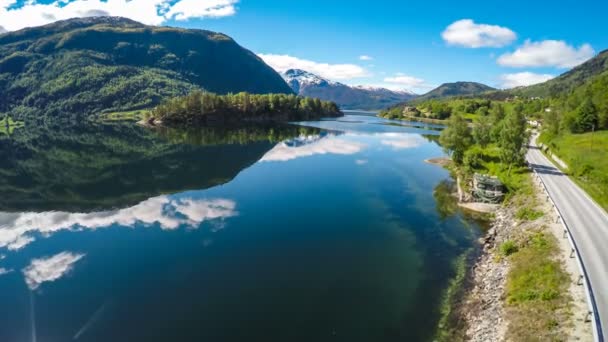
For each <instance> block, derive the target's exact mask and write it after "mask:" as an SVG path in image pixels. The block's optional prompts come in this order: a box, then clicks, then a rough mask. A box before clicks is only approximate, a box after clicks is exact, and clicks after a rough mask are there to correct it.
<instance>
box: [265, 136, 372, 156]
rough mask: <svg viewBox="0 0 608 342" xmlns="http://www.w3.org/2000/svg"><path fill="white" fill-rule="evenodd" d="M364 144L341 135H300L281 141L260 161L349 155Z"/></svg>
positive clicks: (360, 148) (361, 148) (358, 150)
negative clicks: (324, 155)
mask: <svg viewBox="0 0 608 342" xmlns="http://www.w3.org/2000/svg"><path fill="white" fill-rule="evenodd" d="M365 147H366V145H365V144H363V143H360V142H357V141H351V140H347V139H344V138H342V137H341V136H335V135H325V136H302V137H299V138H296V139H293V140H288V141H285V142H282V143H280V144H278V145H277V146H275V147H274V148H273V149H272V150H270V151H269V152H268V153H266V155H264V157H262V159H261V161H262V162H270V161H289V160H293V159H297V158H302V157H310V156H313V155H317V154H341V155H349V154H355V153H358V152H360V151H361V150H363V149H364V148H365Z"/></svg>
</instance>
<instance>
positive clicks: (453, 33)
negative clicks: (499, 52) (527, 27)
mask: <svg viewBox="0 0 608 342" xmlns="http://www.w3.org/2000/svg"><path fill="white" fill-rule="evenodd" d="M441 37H443V40H445V41H446V42H447V43H448V44H450V45H457V46H463V47H468V48H480V47H502V46H506V45H508V44H510V43H512V42H513V41H514V40H515V39H517V34H515V32H513V31H511V30H510V29H509V28H506V27H502V26H498V25H487V24H476V23H475V22H474V21H473V20H471V19H462V20H458V21H455V22H453V23H452V24H451V25H450V26H448V27H447V28H446V29H445V31H443V32H442V33H441Z"/></svg>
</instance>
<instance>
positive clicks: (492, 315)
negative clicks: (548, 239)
mask: <svg viewBox="0 0 608 342" xmlns="http://www.w3.org/2000/svg"><path fill="white" fill-rule="evenodd" d="M516 225H517V223H516V222H515V219H514V215H513V212H512V210H511V209H510V208H508V207H503V208H500V209H498V210H497V211H496V212H495V219H494V222H493V224H492V226H491V228H490V229H489V230H488V232H487V233H486V235H485V236H484V237H483V238H482V239H481V241H480V242H481V244H482V246H481V249H482V250H481V253H480V254H479V256H478V259H477V260H476V261H475V264H474V265H473V268H472V269H471V271H470V274H469V277H470V282H469V284H470V287H471V288H470V289H469V291H468V293H467V294H466V296H465V300H464V301H463V307H462V308H461V309H460V310H459V311H460V312H461V313H462V316H463V317H462V318H463V319H464V321H465V323H466V324H465V327H466V331H465V339H466V340H467V341H479V342H487V341H502V340H504V336H505V333H506V330H507V324H506V321H505V312H504V307H503V303H504V298H503V294H504V292H505V291H504V288H505V284H506V280H507V273H508V271H509V264H508V261H507V259H504V258H503V259H497V258H496V257H495V255H496V249H497V248H498V246H500V244H501V243H502V242H503V241H505V240H507V239H508V238H509V236H510V232H511V230H512V229H513V228H514V227H515V226H516Z"/></svg>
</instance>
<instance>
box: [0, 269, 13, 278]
mask: <svg viewBox="0 0 608 342" xmlns="http://www.w3.org/2000/svg"><path fill="white" fill-rule="evenodd" d="M11 272H13V270H9V269H6V268H3V267H0V276H1V275H5V274H9V273H11Z"/></svg>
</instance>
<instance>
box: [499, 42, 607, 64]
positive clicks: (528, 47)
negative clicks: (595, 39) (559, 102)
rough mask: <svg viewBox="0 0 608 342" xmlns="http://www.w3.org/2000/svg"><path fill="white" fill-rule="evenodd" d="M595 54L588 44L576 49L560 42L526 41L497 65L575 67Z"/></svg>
mask: <svg viewBox="0 0 608 342" xmlns="http://www.w3.org/2000/svg"><path fill="white" fill-rule="evenodd" d="M594 54H595V51H594V50H593V48H592V47H591V45H589V44H583V45H581V46H580V47H579V48H578V49H576V48H575V47H573V46H570V45H568V44H567V43H566V42H564V41H562V40H543V41H540V42H531V41H529V40H527V41H526V42H525V43H524V45H523V46H521V47H519V48H518V49H517V50H515V52H513V53H506V54H504V55H502V56H500V57H499V58H498V64H500V65H502V66H509V67H558V68H572V67H575V66H577V65H579V64H581V63H583V62H585V61H587V60H588V59H590V58H591V57H593V55H594Z"/></svg>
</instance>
